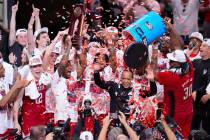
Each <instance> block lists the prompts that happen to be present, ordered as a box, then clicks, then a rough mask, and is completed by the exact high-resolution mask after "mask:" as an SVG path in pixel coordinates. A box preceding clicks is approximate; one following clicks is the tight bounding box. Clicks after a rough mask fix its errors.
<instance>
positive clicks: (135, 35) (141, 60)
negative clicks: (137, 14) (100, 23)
mask: <svg viewBox="0 0 210 140" xmlns="http://www.w3.org/2000/svg"><path fill="white" fill-rule="evenodd" d="M165 32H166V26H165V24H164V20H163V19H162V18H161V17H160V15H159V14H158V13H156V12H153V11H152V12H149V13H147V14H146V15H144V16H143V17H142V18H140V19H138V20H137V21H136V22H134V23H132V24H131V25H130V26H128V27H127V28H125V29H124V30H123V36H124V37H125V39H126V40H129V42H130V43H129V46H128V47H127V48H126V50H125V53H124V61H125V64H126V65H127V66H128V67H130V68H138V67H141V66H143V65H145V64H146V63H147V60H148V48H147V47H148V45H150V44H151V43H152V42H153V41H154V40H155V39H157V38H159V37H161V36H163V35H164V34H165Z"/></svg>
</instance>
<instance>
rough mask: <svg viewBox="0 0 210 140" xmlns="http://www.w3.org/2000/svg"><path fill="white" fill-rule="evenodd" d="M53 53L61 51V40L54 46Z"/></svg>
mask: <svg viewBox="0 0 210 140" xmlns="http://www.w3.org/2000/svg"><path fill="white" fill-rule="evenodd" d="M52 52H53V53H58V54H60V53H61V41H59V42H58V43H56V44H55V46H54V47H53V50H52Z"/></svg>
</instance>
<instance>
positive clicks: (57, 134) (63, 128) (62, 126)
mask: <svg viewBox="0 0 210 140" xmlns="http://www.w3.org/2000/svg"><path fill="white" fill-rule="evenodd" d="M70 121H71V119H70V118H68V119H67V120H66V122H58V126H53V124H52V123H49V124H48V125H47V129H46V135H47V134H49V133H51V132H52V133H53V134H54V136H53V140H66V139H67V133H68V132H69V129H70V128H69V123H70Z"/></svg>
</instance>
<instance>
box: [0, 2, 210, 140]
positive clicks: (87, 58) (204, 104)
mask: <svg viewBox="0 0 210 140" xmlns="http://www.w3.org/2000/svg"><path fill="white" fill-rule="evenodd" d="M85 3H86V9H85V13H86V15H85V22H84V24H83V25H82V28H81V32H80V35H78V30H79V29H78V28H76V27H75V26H74V28H69V27H67V28H66V29H65V30H62V31H59V32H58V33H57V35H56V37H55V38H54V39H51V38H50V37H49V30H48V28H47V27H42V26H41V22H42V19H40V15H39V14H40V13H39V12H40V10H39V8H38V7H34V6H33V5H32V4H31V6H32V7H33V11H32V14H31V18H30V20H29V22H28V26H27V27H25V28H21V29H16V13H17V11H18V8H19V3H18V2H17V3H16V4H15V5H13V6H12V8H11V12H12V15H11V20H10V28H9V38H8V40H7V41H8V49H9V56H8V60H9V61H8V62H6V61H5V60H4V59H3V56H5V52H4V51H1V53H0V120H1V121H0V138H3V137H7V139H31V140H44V139H46V140H51V139H61V138H63V137H65V138H66V139H73V140H77V139H82V140H93V139H99V140H106V139H108V140H129V139H131V140H137V139H141V140H144V139H145V140H149V139H170V140H174V139H195V140H208V139H210V137H209V136H208V135H210V83H209V81H210V0H203V1H201V0H158V1H156V0H114V1H111V0H110V1H108V3H109V6H110V9H111V10H110V11H109V13H111V14H110V15H109V18H108V19H109V20H107V11H106V8H104V7H102V6H101V1H100V0H87V1H86V2H85ZM150 11H154V12H156V13H158V14H160V16H162V17H163V18H165V17H171V20H167V21H165V22H164V23H165V26H166V33H165V35H164V36H162V37H160V38H158V39H156V40H154V41H153V42H152V43H151V44H150V45H149V46H147V48H148V53H149V56H148V61H147V63H146V64H145V65H142V66H140V67H138V68H129V67H128V66H127V65H126V64H125V62H124V59H123V57H124V53H125V50H126V49H127V48H128V46H129V45H130V42H129V41H128V40H129V39H128V38H126V37H125V36H123V34H122V31H123V29H125V27H128V26H129V25H130V24H131V23H133V22H135V21H136V20H137V19H140V18H142V17H143V16H144V15H145V14H147V13H148V12H150ZM170 11H171V12H170ZM199 12H200V13H202V15H203V17H204V18H203V22H202V23H203V24H202V25H200V24H199V20H200V19H199ZM23 16H24V13H23ZM167 19H168V18H167ZM74 25H78V21H77V20H76V21H75V23H74ZM70 34H71V35H70ZM4 39H5V38H4ZM69 118H70V120H69ZM66 122H67V123H66ZM61 124H65V125H64V126H62V127H61V128H62V129H61V130H60V131H59V133H56V132H57V131H58V130H57V131H56V130H55V128H56V126H57V128H58V126H60V125H61ZM66 124H67V126H68V130H66V127H67V126H66ZM50 128H52V129H50ZM53 128H54V129H53ZM15 129H16V130H15ZM49 129H50V131H48V130H49ZM13 130H14V131H15V134H13V133H12V131H13ZM63 131H65V133H64V132H63ZM63 133H64V134H63ZM63 139H64V138H63Z"/></svg>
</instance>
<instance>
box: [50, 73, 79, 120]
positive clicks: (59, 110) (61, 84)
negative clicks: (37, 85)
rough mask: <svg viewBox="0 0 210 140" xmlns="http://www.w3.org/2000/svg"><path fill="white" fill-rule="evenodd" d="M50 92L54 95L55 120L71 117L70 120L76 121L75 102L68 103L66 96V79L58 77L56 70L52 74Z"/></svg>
mask: <svg viewBox="0 0 210 140" xmlns="http://www.w3.org/2000/svg"><path fill="white" fill-rule="evenodd" d="M51 86H52V92H53V94H54V96H55V102H56V104H55V114H54V115H55V122H57V121H59V120H67V119H68V118H71V122H77V118H78V111H77V110H75V106H76V105H75V104H74V105H73V104H70V102H69V101H68V98H67V92H68V89H67V85H66V79H65V78H63V77H59V75H58V71H56V72H55V74H54V75H53V80H52V83H51Z"/></svg>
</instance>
